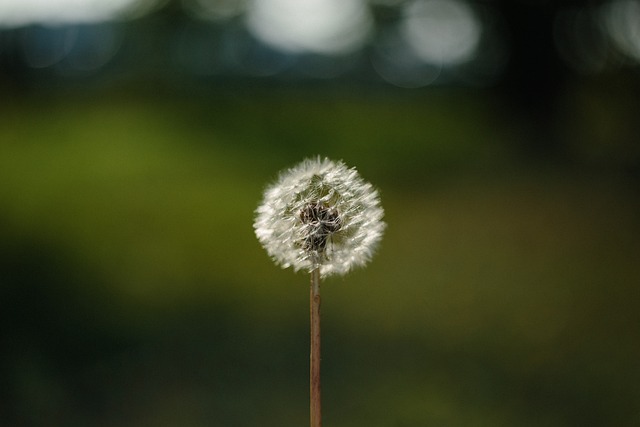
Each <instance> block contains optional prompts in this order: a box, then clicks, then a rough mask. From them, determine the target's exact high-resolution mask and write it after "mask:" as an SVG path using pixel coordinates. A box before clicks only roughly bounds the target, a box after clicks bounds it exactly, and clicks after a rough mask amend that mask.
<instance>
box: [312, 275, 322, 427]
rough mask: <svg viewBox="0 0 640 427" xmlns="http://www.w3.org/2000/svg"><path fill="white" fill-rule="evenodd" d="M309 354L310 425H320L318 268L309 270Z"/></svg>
mask: <svg viewBox="0 0 640 427" xmlns="http://www.w3.org/2000/svg"><path fill="white" fill-rule="evenodd" d="M310 288H311V291H310V310H311V313H310V314H311V316H310V317H311V319H310V320H311V321H310V326H311V356H310V367H309V388H310V398H311V399H310V416H311V427H322V402H321V399H320V269H319V268H316V269H314V270H313V271H312V272H311V286H310Z"/></svg>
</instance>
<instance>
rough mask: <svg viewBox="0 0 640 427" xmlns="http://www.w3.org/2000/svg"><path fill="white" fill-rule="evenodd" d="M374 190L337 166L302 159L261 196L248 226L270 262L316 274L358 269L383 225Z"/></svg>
mask: <svg viewBox="0 0 640 427" xmlns="http://www.w3.org/2000/svg"><path fill="white" fill-rule="evenodd" d="M383 215H384V211H383V210H382V207H381V206H380V200H379V197H378V192H377V191H376V190H375V189H374V188H373V186H372V185H371V184H369V183H368V182H366V181H364V180H363V179H362V178H361V177H360V176H359V175H358V172H357V171H356V170H355V169H353V168H348V167H347V166H346V165H345V164H344V163H342V162H333V161H331V160H329V159H320V158H319V157H318V158H315V159H306V160H304V161H303V162H302V163H300V164H298V165H297V166H295V167H293V168H291V169H289V170H287V171H285V172H283V173H282V174H281V175H280V177H279V179H278V180H277V181H276V182H275V183H274V184H273V185H271V186H269V187H268V188H267V189H266V190H265V192H264V199H263V201H262V203H261V204H260V206H259V207H258V208H257V209H256V218H255V222H254V224H253V226H254V229H255V233H256V236H257V237H258V240H259V241H260V243H262V246H264V248H265V249H266V250H267V252H268V253H269V255H270V256H271V257H272V258H273V260H274V261H275V262H276V264H278V265H280V266H281V267H282V268H288V267H292V268H293V269H294V270H295V271H299V270H307V271H312V270H314V269H315V268H318V267H319V268H320V274H321V275H322V276H328V275H331V274H345V273H347V272H348V271H350V270H351V269H353V268H354V267H360V266H364V265H365V264H366V263H367V262H368V261H369V260H370V259H371V257H372V256H373V253H374V251H375V249H376V247H377V245H378V243H379V241H380V239H381V238H382V233H383V231H384V229H385V227H386V224H385V223H384V222H383V221H382V217H383Z"/></svg>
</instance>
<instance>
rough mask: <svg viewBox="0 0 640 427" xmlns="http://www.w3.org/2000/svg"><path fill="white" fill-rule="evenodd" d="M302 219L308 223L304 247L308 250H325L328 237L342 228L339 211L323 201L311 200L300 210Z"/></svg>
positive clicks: (304, 222)
mask: <svg viewBox="0 0 640 427" xmlns="http://www.w3.org/2000/svg"><path fill="white" fill-rule="evenodd" d="M300 220H301V221H302V223H303V224H305V225H307V236H306V237H305V239H304V243H303V247H304V249H305V250H307V251H314V252H319V253H320V252H324V250H325V248H326V246H327V239H328V238H329V236H330V235H331V234H333V233H335V232H336V231H338V230H340V227H341V225H342V224H341V221H340V216H339V215H338V211H337V210H336V209H334V208H330V207H327V206H325V205H324V204H323V203H321V202H311V203H309V204H307V205H306V206H305V207H304V208H303V209H302V211H300Z"/></svg>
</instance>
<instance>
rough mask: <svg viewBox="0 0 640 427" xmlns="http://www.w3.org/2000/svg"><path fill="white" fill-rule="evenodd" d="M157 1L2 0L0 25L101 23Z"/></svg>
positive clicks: (137, 10) (127, 15) (134, 13)
mask: <svg viewBox="0 0 640 427" xmlns="http://www.w3.org/2000/svg"><path fill="white" fill-rule="evenodd" d="M158 3H159V1H158V0H109V1H105V0H2V1H0V27H21V26H26V25H31V24H69V23H94V22H103V21H108V20H112V19H117V18H121V17H132V16H136V15H139V14H142V13H144V12H145V11H147V10H149V9H151V8H152V7H155V6H156V5H157V4H158Z"/></svg>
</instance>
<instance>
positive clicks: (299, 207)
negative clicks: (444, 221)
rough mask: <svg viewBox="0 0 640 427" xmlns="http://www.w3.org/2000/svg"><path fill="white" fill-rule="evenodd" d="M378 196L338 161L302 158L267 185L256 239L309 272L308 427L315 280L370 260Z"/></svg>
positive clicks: (314, 413) (315, 357)
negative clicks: (302, 159) (309, 355)
mask: <svg viewBox="0 0 640 427" xmlns="http://www.w3.org/2000/svg"><path fill="white" fill-rule="evenodd" d="M383 215H384V211H383V210H382V207H381V206H380V200H379V197H378V192H377V191H376V190H375V189H374V188H373V186H372V185H371V184H369V183H368V182H366V181H364V180H363V179H362V178H361V177H360V175H358V172H357V171H356V170H355V169H353V168H349V167H347V166H346V165H345V164H344V163H342V162H333V161H331V160H329V159H320V158H319V157H318V158H314V159H306V160H304V161H303V162H302V163H300V164H298V165H297V166H295V167H293V168H291V169H289V170H287V171H285V172H284V173H282V174H281V175H280V177H279V179H278V180H277V181H276V182H275V183H274V184H273V185H271V186H269V187H268V188H267V189H266V191H265V193H264V199H263V201H262V204H261V205H260V206H259V207H258V209H257V210H256V219H255V222H254V224H253V225H254V229H255V232H256V236H257V237H258V240H259V241H260V243H262V246H264V248H265V249H266V250H267V252H268V254H269V255H270V256H271V258H273V260H274V261H275V262H276V264H278V265H280V266H281V267H282V268H288V267H292V268H293V269H294V271H299V270H306V271H308V272H309V273H310V274H311V286H310V306H311V313H310V321H311V358H310V359H311V360H310V362H311V363H310V364H311V366H310V395H311V407H310V410H311V411H310V412H311V427H320V426H321V403H320V278H321V277H325V276H329V275H332V274H340V275H343V274H346V273H347V272H349V271H351V270H352V269H353V268H355V267H360V266H364V265H365V264H366V263H367V262H369V261H370V259H371V257H372V256H373V253H374V251H375V249H376V247H377V245H378V243H379V241H380V239H381V238H382V233H383V231H384V229H385V226H386V225H385V223H384V222H383V221H382V217H383Z"/></svg>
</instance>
